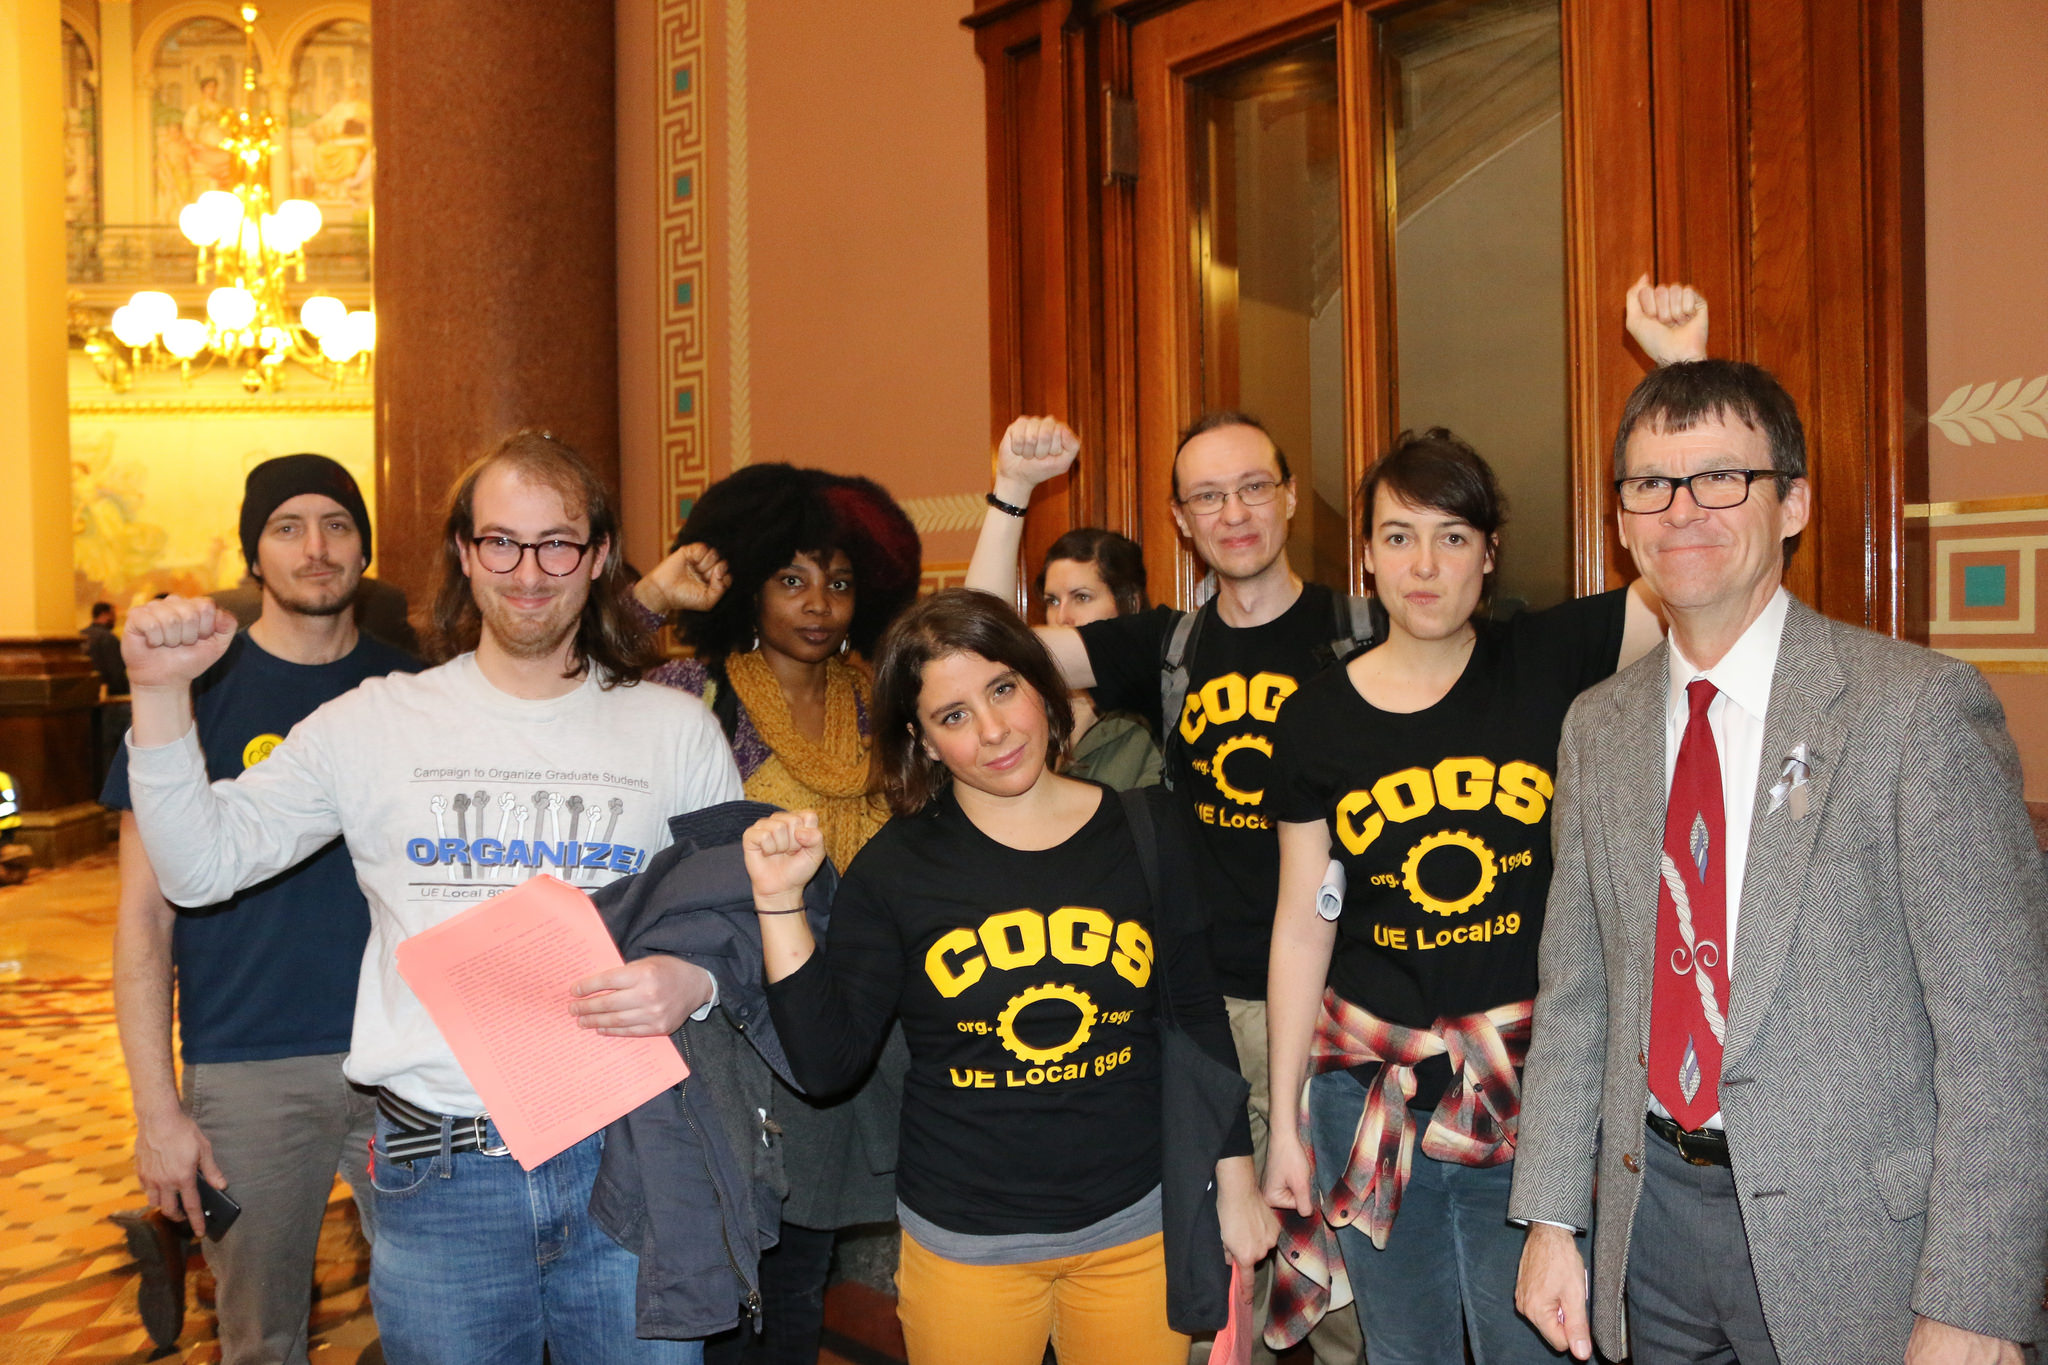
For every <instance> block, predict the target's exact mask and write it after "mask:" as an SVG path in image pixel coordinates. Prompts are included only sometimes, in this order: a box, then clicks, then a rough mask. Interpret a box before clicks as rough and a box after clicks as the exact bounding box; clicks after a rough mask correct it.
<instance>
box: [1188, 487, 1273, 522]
mask: <svg viewBox="0 0 2048 1365" xmlns="http://www.w3.org/2000/svg"><path fill="white" fill-rule="evenodd" d="M1279 495H1280V483H1279V480H1277V479H1253V480H1252V481H1251V482H1250V483H1241V484H1239V485H1238V486H1237V487H1235V488H1204V489H1200V490H1199V491H1197V492H1193V493H1190V494H1188V495H1187V496H1186V497H1184V498H1182V499H1181V500H1180V505H1181V506H1182V507H1185V508H1187V509H1188V511H1190V512H1193V513H1194V514H1195V515H1196V516H1198V517H1213V516H1215V515H1216V514H1217V513H1218V512H1221V511H1222V510H1223V504H1224V503H1226V502H1228V501H1230V499H1232V498H1233V497H1234V498H1236V499H1237V500H1238V501H1239V502H1241V503H1243V504H1244V505H1245V506H1246V507H1264V506H1265V505H1266V504H1267V503H1269V502H1271V501H1272V500H1273V499H1274V498H1276V497H1278V496H1279Z"/></svg>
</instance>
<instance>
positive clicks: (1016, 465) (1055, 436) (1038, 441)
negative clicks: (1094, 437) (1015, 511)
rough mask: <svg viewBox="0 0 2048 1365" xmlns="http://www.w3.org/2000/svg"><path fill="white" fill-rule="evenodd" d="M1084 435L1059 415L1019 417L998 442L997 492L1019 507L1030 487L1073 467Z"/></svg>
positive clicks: (998, 495) (1034, 486)
mask: <svg viewBox="0 0 2048 1365" xmlns="http://www.w3.org/2000/svg"><path fill="white" fill-rule="evenodd" d="M1080 453H1081V438H1080V437H1078V436H1076V435H1075V434H1074V431H1073V428H1072V427H1069V426H1068V425H1067V424H1066V423H1065V422H1062V421H1061V420H1060V419H1059V418H1057V417H1019V418H1018V419H1017V420H1016V421H1014V422H1012V423H1010V429H1009V430H1008V431H1005V432H1004V433H1003V439H1002V441H1001V442H1000V443H999V444H998V445H997V446H996V486H995V494H996V496H997V497H998V498H1000V499H1002V500H1003V501H1004V502H1007V503H1013V504H1015V505H1017V506H1019V507H1022V506H1024V505H1025V504H1027V503H1029V502H1030V501H1031V490H1032V489H1034V488H1036V487H1038V485H1040V484H1042V483H1044V482H1045V481H1046V480H1047V479H1056V478H1058V477H1059V476H1060V475H1062V474H1064V473H1066V472H1067V470H1068V469H1070V468H1072V467H1073V463H1074V457H1075V456H1076V455H1078V454H1080Z"/></svg>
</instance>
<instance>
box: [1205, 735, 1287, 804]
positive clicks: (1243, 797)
mask: <svg viewBox="0 0 2048 1365" xmlns="http://www.w3.org/2000/svg"><path fill="white" fill-rule="evenodd" d="M1239 749H1256V750H1258V751H1259V752H1260V753H1262V754H1264V755H1265V756H1266V757H1267V758H1271V757H1272V756H1273V741H1272V740H1270V739H1267V738H1266V737H1265V736H1264V735H1232V736H1231V737H1230V738H1229V739H1226V740H1224V741H1223V742H1222V743H1221V744H1219V745H1217V746H1216V752H1215V754H1214V755H1212V756H1211V757H1210V759H1209V775H1210V776H1212V777H1214V778H1215V779H1216V790H1217V791H1219V792H1221V793H1222V794H1223V799H1224V800H1226V801H1235V802H1236V803H1237V804H1238V805H1240V806H1256V805H1258V804H1259V802H1261V801H1263V800H1265V799H1266V789H1265V788H1264V787H1261V788H1259V789H1258V790H1257V791H1255V792H1247V791H1239V790H1238V789H1237V788H1236V787H1233V786H1231V785H1230V779H1229V778H1227V777H1225V776H1224V775H1223V760H1224V759H1226V758H1229V757H1230V756H1231V755H1232V754H1234V753H1236V752H1237V751H1238V750H1239Z"/></svg>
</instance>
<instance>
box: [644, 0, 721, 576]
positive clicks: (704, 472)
mask: <svg viewBox="0 0 2048 1365" xmlns="http://www.w3.org/2000/svg"><path fill="white" fill-rule="evenodd" d="M705 4H706V0H658V4H657V7H656V30H657V34H658V39H659V40H658V41H657V42H656V44H655V60H656V61H657V62H658V63H659V66H658V68H657V70H658V74H657V76H656V80H657V81H658V82H659V86H658V88H659V89H660V91H661V104H660V115H659V117H660V129H659V136H658V138H657V143H656V146H657V151H656V157H657V168H658V173H659V176H658V180H657V189H658V192H659V202H660V205H661V208H660V213H659V215H658V232H659V241H660V244H661V245H660V252H661V255H660V265H659V267H658V268H657V278H658V279H659V280H660V288H661V306H660V308H659V309H658V311H657V313H656V338H655V354H656V356H657V357H658V358H659V365H660V374H661V388H662V398H661V408H660V411H661V428H660V455H659V460H660V463H659V466H658V467H659V470H660V479H661V490H662V508H661V539H662V543H663V544H666V543H667V542H668V541H669V540H670V539H672V538H673V537H674V535H675V533H676V529H677V528H678V527H679V526H681V525H682V523H683V518H684V517H685V516H686V515H687V514H688V511H689V507H690V504H691V503H693V502H694V501H695V500H696V498H697V495H698V494H700V493H702V492H703V491H704V489H705V487H706V486H707V485H708V484H709V483H710V482H711V443H710V440H709V437H708V433H709V431H710V407H711V403H710V394H709V393H707V392H706V390H707V388H708V387H709V386H708V384H707V382H706V381H707V379H708V378H709V375H710V365H709V362H708V360H707V358H706V346H705V340H706V338H705V333H704V321H705V304H706V300H705V297H704V291H705V288H706V286H707V285H708V284H709V283H710V280H709V272H708V270H707V266H708V262H709V244H708V242H707V241H706V233H705V228H706V216H705V213H704V210H703V205H704V199H705V195H706V194H707V193H708V192H709V190H710V186H709V184H708V181H709V178H710V177H709V175H708V172H709V170H710V164H711V163H710V157H709V155H708V153H707V142H706V137H705V129H704V112H705V100H704V89H703V87H704V82H705V80H706V78H707V77H708V76H709V74H710V61H709V60H708V58H709V54H710V49H709V46H708V45H707V43H706V42H705V35H704V6H705Z"/></svg>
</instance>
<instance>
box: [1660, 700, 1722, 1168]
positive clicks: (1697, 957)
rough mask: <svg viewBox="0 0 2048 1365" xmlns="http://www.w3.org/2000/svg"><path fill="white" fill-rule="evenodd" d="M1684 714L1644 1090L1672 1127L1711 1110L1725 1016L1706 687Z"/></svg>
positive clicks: (1694, 1121)
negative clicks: (1667, 1113)
mask: <svg viewBox="0 0 2048 1365" xmlns="http://www.w3.org/2000/svg"><path fill="white" fill-rule="evenodd" d="M1685 690H1686V697H1687V699H1688V700H1689V701H1690V702H1691V703H1692V718H1691V719H1690V720H1688V721H1687V722H1686V726H1685V738H1684V739H1683V740H1681V741H1680V742H1679V745H1678V765H1677V767H1676V768H1674V769H1673V771H1672V774H1671V797H1670V801H1669V803H1668V805H1667V806H1666V808H1665V812H1664V857H1663V859H1662V863H1661V867H1660V869H1659V876H1658V887H1657V959H1656V964H1655V966H1656V974H1655V976H1654V978H1653V982H1654V984H1653V985H1652V986H1651V988H1650V1093H1651V1094H1652V1095H1655V1096H1656V1097H1657V1099H1658V1101H1659V1102H1661V1103H1662V1104H1663V1106H1664V1107H1665V1108H1666V1109H1667V1110H1669V1111H1670V1113H1671V1117H1672V1118H1674V1119H1676V1120H1677V1121H1678V1125H1679V1127H1681V1128H1685V1129H1688V1130H1691V1129H1696V1128H1698V1127H1699V1126H1700V1125H1701V1124H1703V1123H1705V1122H1706V1121H1707V1120H1708V1119H1710V1118H1712V1117H1713V1116H1714V1114H1715V1113H1716V1112H1717V1111H1718V1110H1719V1109H1720V1107H1721V1101H1720V1098H1719V1092H1720V1084H1721V1038H1722V1035H1723V1034H1724V1033H1726V1032H1727V1029H1728V1025H1727V1013H1728V952H1727V943H1728V933H1727V928H1728V895H1727V884H1728V881H1727V865H1728V864H1727V857H1726V854H1727V850H1726V847H1725V846H1724V842H1723V840H1724V836H1725V832H1726V831H1725V826H1726V824H1727V821H1726V819H1725V817H1724V814H1723V810H1722V805H1721V758H1720V754H1719V753H1718V751H1716V749H1715V748H1714V732H1713V731H1712V730H1711V729H1709V728H1708V726H1707V707H1708V705H1710V704H1711V703H1712V702H1713V700H1714V695H1715V693H1714V685H1713V684H1712V683H1710V682H1708V681H1707V680H1706V679H1705V678H1701V679H1698V680H1697V681H1695V682H1692V683H1690V684H1688V685H1687V687H1686V689H1685Z"/></svg>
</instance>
